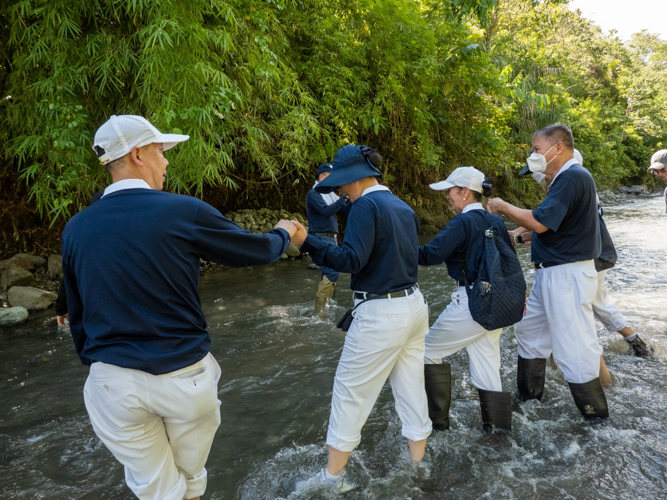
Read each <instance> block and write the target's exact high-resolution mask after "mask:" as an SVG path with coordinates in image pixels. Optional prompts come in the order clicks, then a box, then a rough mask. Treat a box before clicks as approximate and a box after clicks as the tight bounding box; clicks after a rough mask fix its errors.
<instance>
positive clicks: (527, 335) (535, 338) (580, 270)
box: [514, 260, 602, 384]
mask: <svg viewBox="0 0 667 500" xmlns="http://www.w3.org/2000/svg"><path fill="white" fill-rule="evenodd" d="M597 288H598V275H597V272H596V271H595V265H594V264H593V261H592V260H587V261H582V262H574V263H571V264H563V265H560V266H554V267H549V268H546V269H537V270H535V283H534V284H533V288H532V290H531V291H530V296H529V297H528V302H527V304H526V315H525V316H524V318H523V320H521V322H519V323H517V325H516V326H515V327H514V332H515V335H516V340H517V342H518V349H517V350H518V352H519V355H520V356H521V357H522V358H526V359H536V358H548V357H549V356H550V355H551V353H552V352H553V355H554V361H555V362H556V364H557V365H558V367H559V368H560V369H561V370H562V371H563V377H565V380H567V381H568V382H571V383H573V384H583V383H585V382H589V381H591V380H593V379H595V378H598V377H599V376H600V355H601V354H602V348H601V347H600V344H598V339H597V331H596V328H595V319H594V318H593V301H594V300H595V294H596V293H597Z"/></svg>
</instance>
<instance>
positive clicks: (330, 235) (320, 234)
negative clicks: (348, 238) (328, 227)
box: [308, 232, 338, 238]
mask: <svg viewBox="0 0 667 500" xmlns="http://www.w3.org/2000/svg"><path fill="white" fill-rule="evenodd" d="M308 234H314V235H316V236H329V237H331V238H337V237H338V234H337V233H311V232H309V233H308Z"/></svg>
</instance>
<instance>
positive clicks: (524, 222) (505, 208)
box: [499, 202, 549, 233]
mask: <svg viewBox="0 0 667 500" xmlns="http://www.w3.org/2000/svg"><path fill="white" fill-rule="evenodd" d="M499 211H500V212H501V213H502V214H504V215H506V216H507V217H509V218H510V219H511V220H512V222H514V223H515V224H518V225H519V226H521V227H522V228H524V230H525V231H535V232H537V233H543V232H545V231H546V230H547V229H549V228H548V227H546V226H545V225H543V224H540V223H539V222H537V220H536V219H535V217H533V211H532V210H527V209H525V208H518V207H515V206H514V205H510V204H509V203H507V202H504V203H503V205H502V207H501V208H500V210H499ZM525 231H524V232H525Z"/></svg>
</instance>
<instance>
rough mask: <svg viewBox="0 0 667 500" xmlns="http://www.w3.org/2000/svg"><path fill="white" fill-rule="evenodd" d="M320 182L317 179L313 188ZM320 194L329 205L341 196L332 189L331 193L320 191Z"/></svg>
mask: <svg viewBox="0 0 667 500" xmlns="http://www.w3.org/2000/svg"><path fill="white" fill-rule="evenodd" d="M318 184H319V181H315V184H313V189H315V186H317V185H318ZM320 196H321V197H322V199H323V200H324V203H326V204H327V205H333V204H334V203H336V202H337V201H338V199H339V198H340V196H338V195H337V194H336V193H334V192H333V191H331V192H330V193H320Z"/></svg>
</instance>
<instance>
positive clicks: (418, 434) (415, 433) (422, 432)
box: [401, 420, 433, 441]
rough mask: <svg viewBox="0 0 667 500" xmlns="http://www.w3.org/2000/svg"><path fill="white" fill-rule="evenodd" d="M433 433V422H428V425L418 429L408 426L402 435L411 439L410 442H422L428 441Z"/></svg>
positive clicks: (404, 428) (404, 427) (405, 426)
mask: <svg viewBox="0 0 667 500" xmlns="http://www.w3.org/2000/svg"><path fill="white" fill-rule="evenodd" d="M431 432H433V424H432V423H431V421H430V420H429V421H428V425H426V426H424V427H422V428H420V429H418V428H416V427H408V426H407V425H404V426H403V429H402V430H401V434H402V435H403V437H404V438H407V439H409V440H410V441H421V440H423V439H426V438H427V437H429V436H430V435H431Z"/></svg>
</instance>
